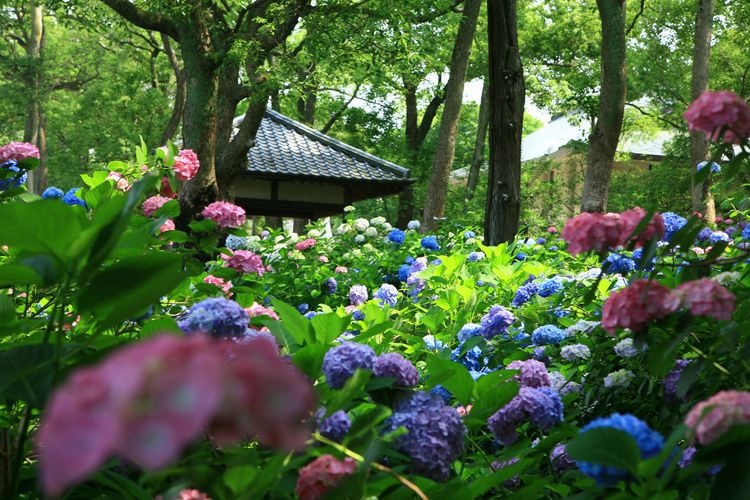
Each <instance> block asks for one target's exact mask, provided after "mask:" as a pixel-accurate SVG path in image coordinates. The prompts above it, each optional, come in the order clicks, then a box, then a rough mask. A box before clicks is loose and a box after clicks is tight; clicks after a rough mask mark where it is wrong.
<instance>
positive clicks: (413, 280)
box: [406, 275, 427, 297]
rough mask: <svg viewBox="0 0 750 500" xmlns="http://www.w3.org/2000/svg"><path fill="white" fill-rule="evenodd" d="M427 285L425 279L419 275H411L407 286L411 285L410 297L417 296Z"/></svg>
mask: <svg viewBox="0 0 750 500" xmlns="http://www.w3.org/2000/svg"><path fill="white" fill-rule="evenodd" d="M426 285H427V283H426V282H425V280H423V279H422V278H420V277H419V276H415V275H411V276H409V277H408V278H406V286H407V287H409V296H410V297H416V296H417V295H419V292H421V291H422V290H424V287H425V286H426Z"/></svg>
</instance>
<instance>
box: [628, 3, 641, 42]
mask: <svg viewBox="0 0 750 500" xmlns="http://www.w3.org/2000/svg"><path fill="white" fill-rule="evenodd" d="M645 6H646V0H641V7H640V9H638V12H636V13H635V17H633V20H632V21H631V22H630V26H628V29H626V30H625V36H628V35H629V34H630V32H631V31H632V30H633V28H635V23H636V21H638V18H639V17H641V16H642V15H643V9H644V7H645Z"/></svg>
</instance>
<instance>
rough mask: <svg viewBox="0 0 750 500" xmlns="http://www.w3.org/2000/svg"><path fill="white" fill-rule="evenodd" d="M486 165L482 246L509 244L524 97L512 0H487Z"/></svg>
mask: <svg viewBox="0 0 750 500" xmlns="http://www.w3.org/2000/svg"><path fill="white" fill-rule="evenodd" d="M487 31H488V43H489V85H490V90H489V107H490V125H489V127H490V133H489V137H490V166H489V172H488V179H487V182H488V184H487V205H486V211H485V216H484V242H485V244H487V245H497V244H498V243H501V242H503V241H512V240H513V239H514V238H515V236H516V233H517V232H518V219H519V215H520V210H521V132H522V129H523V107H524V99H525V97H526V94H525V87H524V80H523V67H522V65H521V57H520V55H519V53H518V32H517V16H516V0H487Z"/></svg>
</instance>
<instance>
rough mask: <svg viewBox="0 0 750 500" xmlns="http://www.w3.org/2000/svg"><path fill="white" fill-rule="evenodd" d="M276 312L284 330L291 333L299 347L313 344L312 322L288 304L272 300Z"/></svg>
mask: <svg viewBox="0 0 750 500" xmlns="http://www.w3.org/2000/svg"><path fill="white" fill-rule="evenodd" d="M271 303H272V304H273V307H274V310H275V311H276V313H277V314H278V315H279V319H281V323H282V324H283V325H284V329H285V330H286V331H287V332H289V333H290V334H291V335H292V337H294V341H295V342H296V343H297V344H299V345H304V344H312V343H313V332H312V326H311V325H310V321H309V320H308V319H307V318H305V317H304V316H302V315H301V314H300V313H299V311H298V310H297V309H295V308H294V307H292V306H290V305H289V304H287V303H286V302H282V301H281V300H278V299H272V300H271Z"/></svg>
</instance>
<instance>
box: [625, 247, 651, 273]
mask: <svg viewBox="0 0 750 500" xmlns="http://www.w3.org/2000/svg"><path fill="white" fill-rule="evenodd" d="M630 258H631V259H633V262H635V265H636V267H638V266H642V267H639V269H643V270H646V271H650V270H651V269H653V268H654V264H656V257H654V258H652V259H651V262H649V263H647V264H646V265H645V266H644V264H643V263H642V262H641V261H642V260H643V248H642V247H641V248H636V249H635V250H633V253H632V254H631V257H630Z"/></svg>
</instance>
